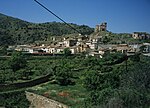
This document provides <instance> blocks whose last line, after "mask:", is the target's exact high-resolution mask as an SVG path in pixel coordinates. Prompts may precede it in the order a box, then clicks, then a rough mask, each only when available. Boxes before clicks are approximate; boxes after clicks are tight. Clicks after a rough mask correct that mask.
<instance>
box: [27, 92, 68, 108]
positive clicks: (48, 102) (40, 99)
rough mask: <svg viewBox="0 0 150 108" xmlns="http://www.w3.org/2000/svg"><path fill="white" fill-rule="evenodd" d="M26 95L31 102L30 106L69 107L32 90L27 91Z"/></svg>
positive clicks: (45, 107) (35, 107)
mask: <svg viewBox="0 0 150 108" xmlns="http://www.w3.org/2000/svg"><path fill="white" fill-rule="evenodd" d="M26 97H27V99H28V100H29V102H30V103H31V105H30V107H29V108H69V107H68V106H66V105H64V104H62V103H59V102H57V101H54V100H52V99H48V98H46V97H44V96H41V95H37V94H34V93H31V92H26Z"/></svg>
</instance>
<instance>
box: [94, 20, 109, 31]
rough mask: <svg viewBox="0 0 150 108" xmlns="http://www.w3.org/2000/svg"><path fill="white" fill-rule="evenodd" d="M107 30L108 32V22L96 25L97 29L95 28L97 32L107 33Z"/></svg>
mask: <svg viewBox="0 0 150 108" xmlns="http://www.w3.org/2000/svg"><path fill="white" fill-rule="evenodd" d="M106 30H107V23H106V22H103V23H101V24H100V25H96V27H95V32H100V31H106Z"/></svg>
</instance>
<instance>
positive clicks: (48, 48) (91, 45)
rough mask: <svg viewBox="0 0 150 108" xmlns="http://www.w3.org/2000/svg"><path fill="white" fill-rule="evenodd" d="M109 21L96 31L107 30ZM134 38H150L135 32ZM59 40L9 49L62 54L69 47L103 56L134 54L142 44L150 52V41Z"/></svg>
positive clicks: (78, 38)
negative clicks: (126, 42)
mask: <svg viewBox="0 0 150 108" xmlns="http://www.w3.org/2000/svg"><path fill="white" fill-rule="evenodd" d="M106 30H107V23H102V24H101V25H97V26H96V28H95V32H100V31H106ZM132 36H133V38H135V39H137V38H139V37H140V36H142V38H143V37H144V36H146V38H150V36H148V35H147V34H145V35H142V33H139V34H138V33H137V32H134V33H133V35H132ZM60 38H61V39H59V41H58V40H57V39H56V37H53V39H52V40H53V42H52V43H51V44H42V45H16V46H9V48H8V50H16V51H23V52H26V53H30V54H41V53H42V54H43V53H44V54H62V53H63V51H64V49H65V48H69V49H70V51H71V53H72V54H79V53H83V52H86V54H87V55H91V56H99V57H102V56H103V55H104V54H105V53H106V52H108V51H109V52H116V51H117V52H122V53H127V54H134V53H136V52H139V51H140V47H141V46H145V47H144V49H143V52H144V53H150V43H144V44H134V45H133V44H132V45H128V44H102V42H101V41H102V36H99V35H94V36H82V35H80V34H79V35H78V36H76V37H60Z"/></svg>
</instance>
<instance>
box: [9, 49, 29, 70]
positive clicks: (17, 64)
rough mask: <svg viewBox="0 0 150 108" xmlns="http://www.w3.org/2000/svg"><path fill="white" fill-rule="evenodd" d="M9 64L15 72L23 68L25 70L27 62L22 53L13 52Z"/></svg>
mask: <svg viewBox="0 0 150 108" xmlns="http://www.w3.org/2000/svg"><path fill="white" fill-rule="evenodd" d="M9 64H10V66H11V68H12V70H13V71H14V72H16V71H17V70H19V69H21V68H25V67H26V64H27V61H26V58H25V56H24V55H23V54H22V53H21V52H13V54H12V55H11V58H10V60H9Z"/></svg>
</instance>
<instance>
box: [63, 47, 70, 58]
mask: <svg viewBox="0 0 150 108" xmlns="http://www.w3.org/2000/svg"><path fill="white" fill-rule="evenodd" d="M63 52H64V56H70V55H71V51H70V49H69V48H65V49H64V51H63Z"/></svg>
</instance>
